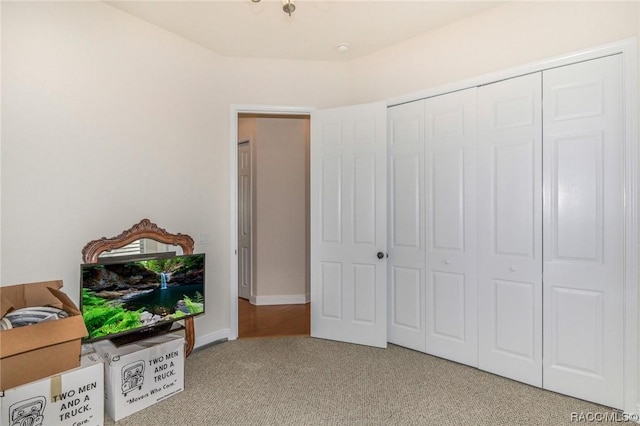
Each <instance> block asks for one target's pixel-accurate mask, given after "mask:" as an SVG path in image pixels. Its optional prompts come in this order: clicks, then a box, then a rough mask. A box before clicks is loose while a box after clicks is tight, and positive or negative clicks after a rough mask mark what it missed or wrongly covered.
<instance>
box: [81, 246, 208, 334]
mask: <svg viewBox="0 0 640 426" xmlns="http://www.w3.org/2000/svg"><path fill="white" fill-rule="evenodd" d="M204 265H205V256H204V254H192V255H181V256H173V257H168V258H161V257H158V258H151V259H148V258H146V259H145V260H131V259H129V260H123V261H116V262H110V263H105V264H100V263H94V264H84V265H82V266H81V281H82V286H81V289H82V303H81V306H82V317H83V319H84V322H85V325H86V326H87V330H88V332H89V336H88V337H87V338H86V339H85V341H93V340H98V339H104V338H112V337H115V336H119V335H123V334H127V333H132V332H135V331H140V330H142V329H146V328H151V327H159V326H163V325H167V324H169V325H170V323H171V322H173V321H177V320H180V319H184V318H186V317H189V316H195V315H199V314H201V313H203V312H204V271H205V267H204Z"/></svg>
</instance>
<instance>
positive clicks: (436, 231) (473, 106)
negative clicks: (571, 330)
mask: <svg viewBox="0 0 640 426" xmlns="http://www.w3.org/2000/svg"><path fill="white" fill-rule="evenodd" d="M476 92H477V89H476V88H472V89H467V90H463V91H459V92H454V93H449V94H447V95H443V96H436V97H433V98H429V99H426V100H425V120H424V123H425V124H424V128H425V132H424V133H425V164H426V188H425V189H426V196H425V211H426V227H425V232H426V244H425V249H426V275H425V287H426V307H425V308H426V315H425V321H426V322H425V329H426V352H427V353H430V354H433V355H436V356H440V357H443V358H446V359H450V360H452V361H457V362H460V363H464V364H468V365H472V366H475V365H476V364H477V353H478V350H477V282H476V260H477V250H476V235H477V227H476V189H475V185H476V151H477V148H476V137H477V127H476V126H477V123H476V121H477V120H476V113H477V99H476Z"/></svg>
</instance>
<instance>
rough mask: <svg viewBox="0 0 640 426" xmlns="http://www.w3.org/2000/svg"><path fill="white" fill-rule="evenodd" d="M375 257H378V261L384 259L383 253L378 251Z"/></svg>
mask: <svg viewBox="0 0 640 426" xmlns="http://www.w3.org/2000/svg"><path fill="white" fill-rule="evenodd" d="M377 256H378V259H383V258H384V253H383V252H381V251H379V252H378V254H377Z"/></svg>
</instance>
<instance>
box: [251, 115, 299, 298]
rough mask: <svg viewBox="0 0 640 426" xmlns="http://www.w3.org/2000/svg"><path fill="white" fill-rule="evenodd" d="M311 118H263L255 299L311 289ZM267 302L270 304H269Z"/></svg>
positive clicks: (258, 145) (258, 154)
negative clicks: (309, 241)
mask: <svg viewBox="0 0 640 426" xmlns="http://www.w3.org/2000/svg"><path fill="white" fill-rule="evenodd" d="M308 123H309V118H308V117H296V118H267V117H260V118H258V119H257V126H256V127H257V131H256V136H257V137H256V143H255V150H256V162H255V164H256V186H255V189H256V203H255V214H256V240H255V244H256V247H255V249H256V250H255V253H256V258H255V261H256V274H255V275H254V285H255V287H254V289H255V295H256V297H258V302H260V297H261V296H298V299H301V300H302V301H304V299H305V297H306V293H307V292H306V288H307V274H306V272H307V263H308V262H307V257H306V253H307V244H308V241H307V234H308V232H307V228H308V221H307V218H308V216H309V212H308V210H307V203H306V200H307V192H308V185H307V184H308V175H309V168H308V161H307V158H306V155H307V154H308V152H309V150H308V144H309V125H308ZM265 300H266V299H265Z"/></svg>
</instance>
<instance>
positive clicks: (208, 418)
mask: <svg viewBox="0 0 640 426" xmlns="http://www.w3.org/2000/svg"><path fill="white" fill-rule="evenodd" d="M581 412H582V413H585V414H586V413H611V412H612V410H611V409H608V408H606V407H602V406H599V405H595V404H591V403H588V402H585V401H581V400H578V399H574V398H570V397H567V396H563V395H559V394H556V393H553V392H548V391H544V390H541V389H538V388H535V387H531V386H527V385H523V384H521V383H518V382H514V381H512V380H508V379H504V378H501V377H498V376H495V375H492V374H489V373H485V372H482V371H480V370H477V369H474V368H470V367H466V366H463V365H460V364H456V363H453V362H450V361H445V360H442V359H440V358H436V357H433V356H429V355H425V354H423V353H420V352H415V351H412V350H409V349H405V348H402V347H398V346H394V345H389V347H388V348H387V349H375V348H369V347H364V346H358V345H350V344H345V343H338V342H332V341H326V340H319V339H313V338H303V337H300V338H277V339H240V340H236V341H231V342H225V343H221V344H217V345H214V346H210V347H208V348H205V349H202V350H196V351H194V352H193V353H192V354H191V356H190V357H189V358H187V360H186V363H185V390H184V391H183V392H181V393H179V394H176V395H175V396H172V397H171V398H169V399H167V400H164V401H161V402H159V403H157V404H155V405H153V406H152V407H149V408H147V409H145V410H142V411H139V412H137V413H135V414H132V415H131V416H129V417H126V418H124V419H122V420H120V421H118V422H117V425H124V426H130V425H180V426H190V425H203V426H204V425H207V426H208V425H297V426H298V425H505V426H507V425H508V426H515V425H564V424H567V425H568V424H572V423H571V413H581ZM574 424H575V423H574ZM598 424H606V423H598ZM612 424H613V423H612ZM616 424H619V423H616ZM105 425H107V426H110V425H114V422H113V421H112V420H111V419H110V418H108V417H107V416H105Z"/></svg>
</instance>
